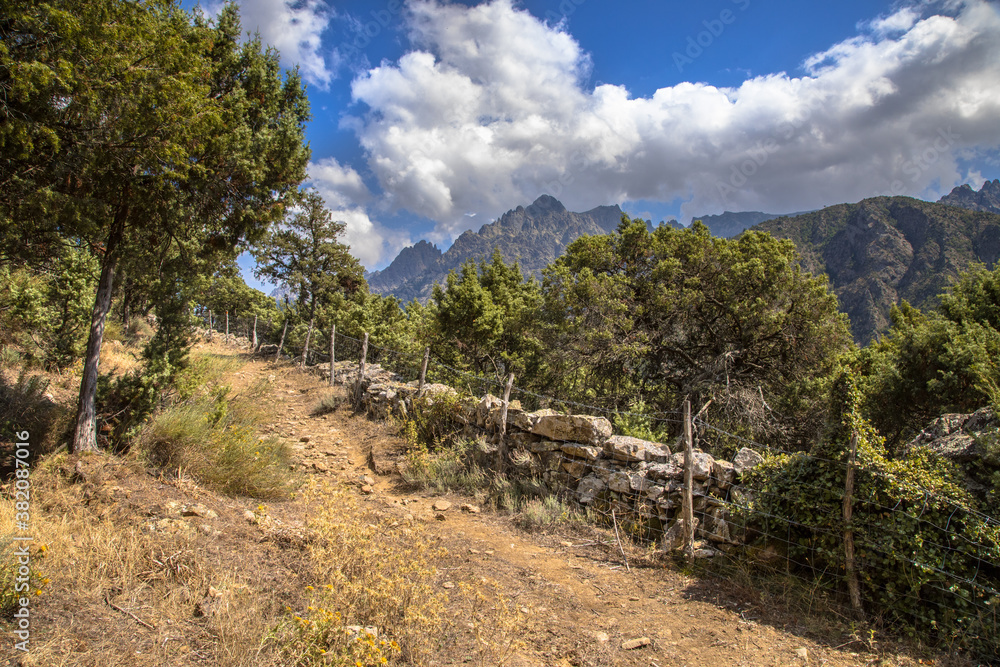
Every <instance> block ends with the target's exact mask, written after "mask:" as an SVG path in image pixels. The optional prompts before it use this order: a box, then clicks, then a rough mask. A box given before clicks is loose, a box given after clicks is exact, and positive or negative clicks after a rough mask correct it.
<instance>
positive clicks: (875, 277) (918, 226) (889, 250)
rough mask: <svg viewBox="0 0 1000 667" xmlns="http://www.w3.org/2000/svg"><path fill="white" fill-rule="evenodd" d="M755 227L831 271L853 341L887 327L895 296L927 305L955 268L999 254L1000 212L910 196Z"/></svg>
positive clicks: (813, 267)
mask: <svg viewBox="0 0 1000 667" xmlns="http://www.w3.org/2000/svg"><path fill="white" fill-rule="evenodd" d="M753 229H758V230H761V231H766V232H770V233H771V234H774V235H775V236H778V237H781V238H787V239H791V240H792V241H793V242H794V243H795V245H796V246H797V247H798V250H799V252H800V253H801V254H802V257H803V265H804V266H805V268H806V269H807V270H809V271H811V272H812V273H816V274H818V273H826V274H827V275H828V276H829V278H830V285H831V287H832V288H833V290H834V292H836V294H837V297H838V298H839V299H840V307H841V310H842V311H844V312H846V313H847V314H848V315H849V316H850V318H851V329H852V332H853V334H854V338H855V340H857V341H858V342H859V343H867V342H868V341H870V340H871V339H872V338H873V337H874V336H875V334H876V333H877V332H881V331H885V330H886V329H887V328H888V327H889V310H890V308H891V306H892V305H893V304H895V303H898V302H899V301H900V300H901V299H906V300H907V301H909V302H910V303H911V304H913V305H914V306H917V307H919V308H924V309H926V308H929V307H932V306H933V305H934V304H935V303H936V301H937V296H938V295H939V294H940V293H941V292H943V291H944V290H945V288H946V287H947V286H948V285H949V284H950V282H951V280H952V279H953V278H954V277H955V276H956V275H957V274H958V272H959V271H961V270H964V269H966V268H967V267H968V266H969V265H970V264H971V263H973V262H983V263H984V264H986V265H987V266H990V267H992V266H993V265H994V263H995V262H996V261H997V259H998V258H1000V215H996V214H993V213H986V212H980V211H971V210H967V209H963V208H958V207H956V206H949V205H946V204H941V203H931V202H925V201H920V200H918V199H911V198H909V197H875V198H872V199H865V200H863V201H861V202H859V203H857V204H840V205H837V206H830V207H828V208H824V209H822V210H820V211H815V212H812V213H806V214H803V215H798V216H795V217H782V218H776V219H774V220H769V221H766V222H763V223H761V224H758V225H756V226H755V227H753Z"/></svg>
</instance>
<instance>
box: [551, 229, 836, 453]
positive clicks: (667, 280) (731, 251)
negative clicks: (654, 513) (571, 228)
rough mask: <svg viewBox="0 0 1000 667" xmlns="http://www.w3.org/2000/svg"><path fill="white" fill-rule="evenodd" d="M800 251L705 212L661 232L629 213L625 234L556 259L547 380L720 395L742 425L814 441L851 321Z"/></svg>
mask: <svg viewBox="0 0 1000 667" xmlns="http://www.w3.org/2000/svg"><path fill="white" fill-rule="evenodd" d="M796 259H797V256H796V254H795V249H794V246H792V244H791V243H789V242H787V241H778V240H776V239H774V238H773V237H771V236H769V235H766V234H760V233H747V234H744V235H743V236H741V237H740V238H738V239H734V240H729V239H719V238H716V237H713V236H711V235H710V234H709V232H708V229H707V228H706V227H704V226H703V225H701V224H699V223H696V224H695V225H694V226H693V227H691V228H689V229H683V230H678V229H674V228H672V227H668V226H660V227H658V228H657V229H656V230H654V231H652V232H650V231H649V230H648V228H647V226H646V224H645V223H644V222H642V221H630V220H629V219H628V218H627V217H625V218H623V221H622V224H621V226H620V227H619V229H618V231H617V232H616V233H614V234H610V235H607V236H598V237H583V238H581V239H579V240H577V241H576V242H574V243H573V244H571V245H570V247H569V249H568V250H567V252H566V254H565V255H564V256H563V257H562V258H560V259H559V261H557V262H556V263H555V264H554V265H553V266H552V267H551V268H550V269H549V270H547V272H546V276H545V283H544V286H543V295H544V305H543V311H542V319H543V321H544V323H545V324H544V326H545V328H544V330H543V331H544V333H543V334H542V335H543V339H544V341H545V345H544V346H545V349H546V364H547V366H546V372H547V377H546V383H547V384H548V386H549V387H550V388H551V390H553V391H555V392H556V393H558V394H560V395H561V394H569V395H570V396H571V397H573V398H576V399H578V400H583V401H585V402H596V403H598V404H600V405H603V406H606V407H609V408H614V409H616V410H617V409H623V408H627V407H628V406H629V405H633V404H636V403H637V402H639V401H641V402H642V403H644V404H645V405H647V406H649V407H650V408H651V409H652V410H654V411H676V410H677V409H678V408H679V406H680V404H681V402H682V400H683V399H684V397H686V396H687V397H690V399H691V400H692V402H693V403H694V404H695V406H696V408H697V407H698V406H700V405H702V404H704V403H705V402H707V401H708V400H709V399H714V406H715V407H714V408H713V409H714V410H715V411H716V413H715V414H716V417H717V421H718V422H721V423H723V424H724V425H725V426H726V427H728V428H729V429H731V430H738V431H741V432H744V433H745V434H748V435H751V436H753V437H756V438H758V439H762V438H765V437H770V438H776V439H779V440H781V441H783V442H785V443H788V444H793V443H794V444H796V445H799V446H802V445H805V444H806V443H808V442H809V441H811V439H812V438H813V437H814V436H815V434H816V432H817V429H818V427H819V426H820V424H821V420H822V409H821V406H822V403H823V400H824V389H823V378H824V377H825V376H826V375H828V374H829V373H830V371H831V369H832V368H833V367H834V365H835V363H836V360H837V358H838V356H839V355H840V354H841V353H842V352H844V351H845V350H846V349H847V348H848V346H849V335H848V333H847V325H846V322H845V320H844V318H843V316H841V315H840V314H839V313H838V312H837V302H836V298H834V297H833V296H832V295H831V294H830V293H829V291H828V290H827V288H826V284H825V282H824V281H823V280H822V279H820V278H816V277H813V276H810V275H808V274H806V273H803V272H802V271H801V270H800V269H799V268H798V265H797V263H796ZM817 418H818V419H819V420H820V421H819V422H817Z"/></svg>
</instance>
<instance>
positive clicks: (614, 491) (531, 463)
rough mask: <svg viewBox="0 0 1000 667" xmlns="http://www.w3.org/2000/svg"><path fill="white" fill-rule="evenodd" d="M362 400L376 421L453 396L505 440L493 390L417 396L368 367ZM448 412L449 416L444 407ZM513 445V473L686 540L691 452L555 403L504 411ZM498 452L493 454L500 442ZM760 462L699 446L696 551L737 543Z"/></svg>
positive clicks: (468, 419)
mask: <svg viewBox="0 0 1000 667" xmlns="http://www.w3.org/2000/svg"><path fill="white" fill-rule="evenodd" d="M337 371H338V376H340V375H345V376H346V378H345V379H346V380H347V385H348V388H349V390H350V391H351V392H352V393H354V394H356V392H357V391H358V374H357V370H356V369H355V370H354V371H353V372H345V371H343V370H341V369H340V368H339V364H338V369H337ZM360 395H361V404H362V407H363V409H365V410H366V411H367V412H368V413H369V414H370V415H372V416H374V417H376V418H387V417H389V416H393V415H394V416H398V417H404V418H405V417H407V416H408V415H411V414H412V413H413V410H415V409H416V410H420V409H428V408H429V407H431V406H433V405H434V404H435V402H436V401H440V400H443V399H444V397H448V398H449V405H453V406H454V410H453V411H451V412H448V413H447V414H448V415H449V416H450V418H452V419H454V422H455V425H456V426H458V427H464V430H465V434H466V435H469V436H474V435H481V434H483V433H487V434H493V442H492V444H493V445H494V446H495V445H496V444H498V443H499V438H500V435H499V425H500V418H501V417H500V415H501V410H502V407H503V401H502V400H501V399H499V398H497V397H496V396H493V395H491V394H487V395H486V396H483V397H481V398H475V397H471V396H464V395H460V394H459V393H458V392H456V391H455V390H454V389H453V388H451V387H448V386H446V385H441V384H427V385H424V389H423V392H422V394H421V396H420V398H419V400H415V399H416V397H417V382H416V381H411V382H404V381H403V380H402V378H400V377H398V376H396V375H394V374H393V373H390V372H388V371H385V370H383V369H381V368H380V367H378V366H372V367H370V368H369V369H368V370H367V371H366V373H365V377H364V378H361V394H360ZM440 414H443V413H440ZM507 423H508V433H507V435H506V444H507V447H508V450H509V451H510V460H511V466H512V468H513V470H512V472H513V473H514V474H516V475H523V476H524V477H526V478H537V479H540V480H542V481H543V482H544V483H545V485H546V486H547V487H548V489H549V490H551V491H553V492H556V493H560V494H561V495H563V496H565V497H568V499H570V500H572V501H575V502H577V503H579V504H580V505H582V506H585V507H589V508H592V509H594V510H595V511H598V512H601V513H606V514H609V515H610V513H611V512H612V511H615V515H616V517H620V518H619V519H618V520H623V519H624V518H626V517H629V519H626V520H628V521H630V522H631V523H632V525H642V526H643V527H644V528H645V530H644V532H646V533H647V534H656V535H661V536H662V537H661V540H662V543H663V546H664V548H666V549H674V548H678V547H679V546H680V545H681V542H682V538H683V536H682V534H681V527H680V524H678V522H677V519H678V518H679V517H680V513H681V505H682V493H683V490H684V452H683V451H677V452H674V451H671V448H670V447H669V446H668V445H666V444H663V443H657V442H649V441H647V440H642V439H639V438H635V437H631V436H627V435H616V434H614V433H613V430H612V425H611V422H610V421H608V420H607V419H606V418H604V417H593V416H590V415H567V414H562V413H559V412H556V411H554V410H549V409H542V410H536V411H533V412H528V411H525V410H523V409H522V408H521V405H520V403H519V402H518V401H512V402H511V403H510V405H509V406H508V410H507ZM492 451H495V449H493V450H492ZM762 461H763V458H762V457H761V456H760V454H758V453H756V452H754V451H753V450H750V449H743V450H740V452H739V453H737V455H736V456H735V457H734V459H733V460H732V461H723V460H717V459H715V458H713V457H712V456H711V455H710V454H708V453H706V452H702V451H698V450H695V452H694V460H693V478H694V484H693V488H692V495H693V508H694V515H695V524H696V536H697V537H698V538H700V539H701V540H702V542H701V543H700V544H698V545H696V546H697V547H698V548H697V550H696V555H698V556H702V557H708V556H712V555H714V554H715V553H717V550H720V549H721V550H725V549H727V548H728V547H730V546H732V545H735V544H739V543H740V539H741V536H740V535H739V534H737V533H738V531H737V530H736V528H735V526H734V525H733V523H732V522H731V517H730V512H729V509H728V507H729V506H730V505H731V504H732V503H734V502H736V503H739V504H741V505H743V504H745V503H746V501H747V499H748V494H747V492H746V490H745V489H743V488H742V487H741V486H740V478H741V476H742V474H743V473H744V471H746V470H748V469H750V468H752V467H754V466H756V465H758V464H759V463H761V462H762Z"/></svg>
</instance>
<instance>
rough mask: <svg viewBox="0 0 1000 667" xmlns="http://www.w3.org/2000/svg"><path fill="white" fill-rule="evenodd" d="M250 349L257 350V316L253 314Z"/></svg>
mask: <svg viewBox="0 0 1000 667" xmlns="http://www.w3.org/2000/svg"><path fill="white" fill-rule="evenodd" d="M250 349H251V350H253V351H254V352H256V351H257V316H256V315H254V316H253V342H252V343H251V344H250Z"/></svg>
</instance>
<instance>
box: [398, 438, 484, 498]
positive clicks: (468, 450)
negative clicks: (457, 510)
mask: <svg viewBox="0 0 1000 667" xmlns="http://www.w3.org/2000/svg"><path fill="white" fill-rule="evenodd" d="M406 432H412V429H410V430H409V431H408V430H407V429H406V427H404V433H406ZM475 447H476V443H475V442H473V441H470V440H459V441H457V442H455V443H453V444H452V445H451V446H450V447H442V448H440V449H439V450H438V451H435V452H431V451H429V450H428V448H427V447H426V445H423V444H421V443H417V444H411V445H410V449H409V452H408V453H407V455H406V466H405V467H404V469H403V473H402V475H403V479H404V480H405V481H406V483H407V484H411V485H413V486H415V487H418V488H421V489H431V490H434V491H437V492H439V493H447V492H450V491H457V492H461V493H466V494H468V495H474V494H475V493H476V492H477V491H479V490H481V489H482V488H484V487H486V486H488V485H489V475H488V473H487V472H486V471H485V470H483V469H482V468H481V467H480V466H479V465H478V464H477V463H476V461H475V453H474V450H475Z"/></svg>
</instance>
